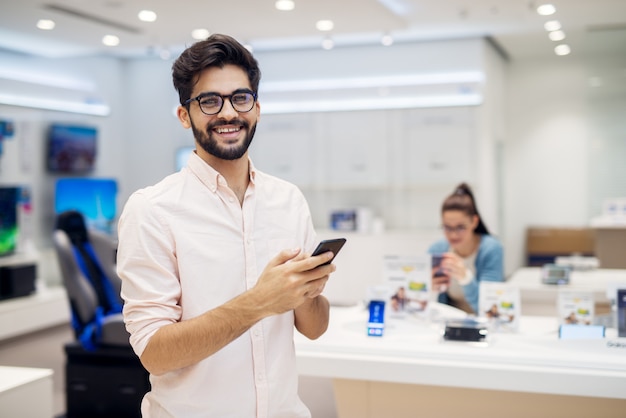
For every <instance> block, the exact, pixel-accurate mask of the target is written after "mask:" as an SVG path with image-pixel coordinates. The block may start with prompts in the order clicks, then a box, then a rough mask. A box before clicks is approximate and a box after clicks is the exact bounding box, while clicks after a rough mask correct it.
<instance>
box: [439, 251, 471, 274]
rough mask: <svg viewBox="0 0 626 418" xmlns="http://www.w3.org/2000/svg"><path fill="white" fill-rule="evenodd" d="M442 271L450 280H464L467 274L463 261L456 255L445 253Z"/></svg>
mask: <svg viewBox="0 0 626 418" xmlns="http://www.w3.org/2000/svg"><path fill="white" fill-rule="evenodd" d="M441 269H442V270H443V272H444V274H445V275H446V276H447V277H448V280H462V279H463V278H464V277H465V275H466V274H467V269H466V268H465V264H464V263H463V259H462V258H461V257H459V256H458V255H456V254H454V253H445V254H444V255H443V260H442V261H441Z"/></svg>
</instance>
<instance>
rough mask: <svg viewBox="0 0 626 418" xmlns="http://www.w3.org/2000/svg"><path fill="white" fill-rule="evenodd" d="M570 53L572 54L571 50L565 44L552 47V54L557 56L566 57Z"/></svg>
mask: <svg viewBox="0 0 626 418" xmlns="http://www.w3.org/2000/svg"><path fill="white" fill-rule="evenodd" d="M570 52H572V50H571V48H570V47H569V45H567V44H561V45H557V46H555V47H554V53H555V54H557V55H568V54H569V53H570Z"/></svg>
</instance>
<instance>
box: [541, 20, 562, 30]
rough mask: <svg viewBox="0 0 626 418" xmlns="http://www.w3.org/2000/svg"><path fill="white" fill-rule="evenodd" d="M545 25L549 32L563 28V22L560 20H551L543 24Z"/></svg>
mask: <svg viewBox="0 0 626 418" xmlns="http://www.w3.org/2000/svg"><path fill="white" fill-rule="evenodd" d="M543 27H544V28H546V30H547V31H548V32H552V31H554V30H559V29H561V22H559V21H558V20H549V21H547V22H546V23H544V24H543Z"/></svg>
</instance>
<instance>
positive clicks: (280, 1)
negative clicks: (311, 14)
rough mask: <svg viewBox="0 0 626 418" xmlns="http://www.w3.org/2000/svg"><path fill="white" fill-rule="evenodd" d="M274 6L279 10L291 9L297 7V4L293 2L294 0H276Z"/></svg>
mask: <svg viewBox="0 0 626 418" xmlns="http://www.w3.org/2000/svg"><path fill="white" fill-rule="evenodd" d="M274 6H275V7H276V8H277V9H278V10H282V11H289V10H293V9H295V7H296V4H295V3H294V2H293V0H276V3H274Z"/></svg>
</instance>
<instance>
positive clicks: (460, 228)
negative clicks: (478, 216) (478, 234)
mask: <svg viewBox="0 0 626 418" xmlns="http://www.w3.org/2000/svg"><path fill="white" fill-rule="evenodd" d="M441 228H442V229H443V231H444V232H445V233H447V234H452V233H455V234H462V233H464V232H465V231H468V230H469V229H470V228H471V226H469V225H457V226H448V225H441Z"/></svg>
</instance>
